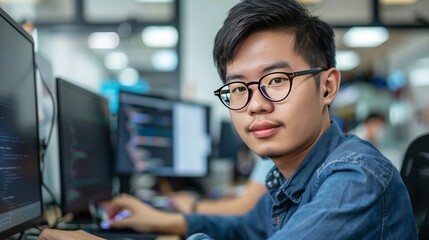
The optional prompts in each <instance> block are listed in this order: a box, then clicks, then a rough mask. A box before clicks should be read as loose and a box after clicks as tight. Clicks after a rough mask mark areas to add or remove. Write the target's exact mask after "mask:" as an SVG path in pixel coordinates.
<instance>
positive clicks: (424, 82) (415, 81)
mask: <svg viewBox="0 0 429 240" xmlns="http://www.w3.org/2000/svg"><path fill="white" fill-rule="evenodd" d="M428 76H429V69H428V68H418V69H415V70H412V71H411V72H410V84H411V86H413V87H423V86H429V77H428Z"/></svg>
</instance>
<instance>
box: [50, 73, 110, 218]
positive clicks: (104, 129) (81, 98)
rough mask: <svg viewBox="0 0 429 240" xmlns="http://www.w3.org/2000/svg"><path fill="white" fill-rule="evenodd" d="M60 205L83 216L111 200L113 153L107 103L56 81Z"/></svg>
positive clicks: (66, 210) (74, 86) (102, 99)
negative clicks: (90, 207) (92, 206)
mask: <svg viewBox="0 0 429 240" xmlns="http://www.w3.org/2000/svg"><path fill="white" fill-rule="evenodd" d="M56 80H57V82H56V83H57V84H56V85H57V101H58V132H59V134H58V136H59V151H60V154H59V155H60V179H61V205H62V208H63V210H64V211H65V212H74V213H77V212H83V211H86V210H87V209H88V207H89V206H90V204H92V203H97V202H99V201H102V200H107V199H109V198H111V189H112V187H111V181H112V179H111V175H112V174H111V173H112V167H111V166H112V163H113V161H112V159H113V156H114V155H113V149H112V147H113V146H112V142H111V135H110V134H111V131H110V124H109V121H110V120H109V109H108V101H107V99H105V98H104V97H102V96H100V95H98V94H96V93H93V92H91V91H89V90H86V89H84V88H82V87H79V86H77V85H75V84H73V83H70V82H68V81H66V80H64V79H61V78H57V79H56Z"/></svg>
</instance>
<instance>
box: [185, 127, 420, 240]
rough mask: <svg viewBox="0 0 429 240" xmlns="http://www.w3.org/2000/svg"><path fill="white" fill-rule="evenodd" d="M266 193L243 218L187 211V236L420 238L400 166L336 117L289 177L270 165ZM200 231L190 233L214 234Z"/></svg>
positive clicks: (201, 237)
mask: <svg viewBox="0 0 429 240" xmlns="http://www.w3.org/2000/svg"><path fill="white" fill-rule="evenodd" d="M266 186H267V189H268V192H267V193H266V194H265V195H264V196H263V197H262V198H261V199H260V200H259V202H258V203H257V205H256V206H255V208H254V209H252V210H251V211H249V212H248V213H247V214H246V215H244V216H216V215H201V214H190V215H185V219H186V221H187V224H188V236H190V235H192V234H195V233H205V234H207V235H208V236H210V237H211V238H213V239H217V240H221V239H222V240H224V239H246V240H252V239H395V240H396V239H407V240H410V239H418V237H417V230H416V226H415V222H414V216H413V210H412V207H411V203H410V199H409V195H408V192H407V189H406V187H405V185H404V183H403V182H402V179H401V177H400V175H399V172H398V171H397V170H396V168H395V167H394V166H393V165H392V164H391V162H390V161H389V160H388V159H386V158H385V157H384V156H383V155H382V154H381V153H380V152H379V151H378V150H376V149H375V148H374V147H373V146H372V145H371V144H370V143H368V142H366V141H364V140H361V139H359V138H358V137H356V136H353V135H351V136H346V135H344V134H343V133H342V131H341V129H340V128H339V127H338V125H337V124H336V123H335V122H332V123H331V126H330V127H329V129H328V130H327V131H326V132H325V133H324V134H323V135H322V137H321V138H320V139H319V140H318V141H317V143H316V144H315V145H314V147H313V148H312V149H311V151H310V152H309V154H308V155H307V156H306V157H305V158H304V160H303V161H302V162H301V164H300V165H299V166H298V168H297V169H296V171H295V172H294V174H293V175H292V176H291V177H290V178H289V179H286V178H284V177H283V175H282V174H281V173H280V171H279V170H278V169H277V167H276V166H274V167H273V168H272V169H271V171H270V172H269V173H268V174H267V177H266ZM207 235H204V234H197V235H194V236H192V237H191V238H189V239H211V238H210V237H208V236H207Z"/></svg>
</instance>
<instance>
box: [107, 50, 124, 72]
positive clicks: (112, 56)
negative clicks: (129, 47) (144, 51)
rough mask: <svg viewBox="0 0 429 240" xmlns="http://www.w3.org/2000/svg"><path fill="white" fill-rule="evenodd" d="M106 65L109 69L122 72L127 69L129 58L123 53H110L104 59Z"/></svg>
mask: <svg viewBox="0 0 429 240" xmlns="http://www.w3.org/2000/svg"><path fill="white" fill-rule="evenodd" d="M104 65H105V66H106V68H108V69H114V70H121V69H124V68H126V67H127V65H128V57H127V55H126V54H125V53H123V52H110V53H108V54H107V55H106V57H104Z"/></svg>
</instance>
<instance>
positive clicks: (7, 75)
mask: <svg viewBox="0 0 429 240" xmlns="http://www.w3.org/2000/svg"><path fill="white" fill-rule="evenodd" d="M34 59H35V58H34V43H33V39H32V37H31V36H30V35H28V34H27V33H26V32H25V31H24V30H23V29H22V28H21V27H20V26H19V25H18V24H17V23H16V22H14V20H13V19H12V18H11V17H10V16H8V15H7V14H6V13H5V12H4V11H3V10H2V9H1V8H0V239H5V238H7V237H9V236H12V235H15V234H17V233H19V232H23V231H24V230H26V229H28V228H30V227H33V226H36V225H37V224H39V223H40V222H41V219H42V196H41V187H40V186H41V174H40V168H39V135H38V118H37V101H36V80H35V79H36V78H35V64H34Z"/></svg>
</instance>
